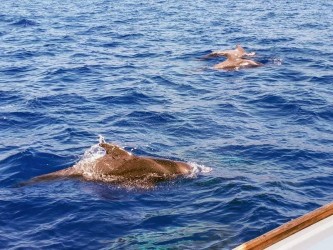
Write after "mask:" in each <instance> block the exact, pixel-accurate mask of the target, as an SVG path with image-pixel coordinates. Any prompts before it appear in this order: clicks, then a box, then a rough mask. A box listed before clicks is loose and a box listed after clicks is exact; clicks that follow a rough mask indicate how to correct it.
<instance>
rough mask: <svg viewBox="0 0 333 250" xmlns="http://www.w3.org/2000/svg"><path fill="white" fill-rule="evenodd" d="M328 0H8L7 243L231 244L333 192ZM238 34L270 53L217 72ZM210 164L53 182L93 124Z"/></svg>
mask: <svg viewBox="0 0 333 250" xmlns="http://www.w3.org/2000/svg"><path fill="white" fill-rule="evenodd" d="M332 10H333V4H332V3H331V2H329V1H324V0H320V1H309V0H305V1H301V2H296V1H287V0H283V1H255V0H250V1H241V0H236V1H232V2H230V1H192V2H190V1H185V2H182V1H174V0H171V1H163V0H160V1H148V2H145V3H136V2H135V1H134V2H133V1H127V0H125V1H121V2H117V1H106V0H91V1H82V0H81V1H80V0H78V1H68V0H65V1H52V0H46V1H36V0H29V1H27V0H17V1H9V0H4V1H2V2H1V10H0V131H1V139H0V208H1V209H0V235H1V236H0V248H1V249H82V248H83V249H230V248H232V247H235V246H237V245H238V244H241V243H242V242H244V241H247V240H249V239H252V238H254V237H256V236H259V235H261V234H262V233H265V232H267V231H268V230H271V229H273V228H275V227H277V226H279V225H281V224H283V223H284V222H287V221H289V220H291V219H293V218H295V217H298V216H300V215H303V214H304V213H307V212H309V211H311V210H313V209H315V208H317V207H319V206H321V205H323V204H326V203H328V202H331V201H332V199H333V171H332V168H333V149H332V143H333V125H332V123H333V88H332V84H333V74H332V73H333V71H332V69H333V49H332V46H331V45H332V40H333V33H332V27H333V14H332V13H333V11H332ZM236 44H242V45H243V46H244V47H245V48H246V49H247V50H248V51H255V52H256V53H257V57H256V58H255V60H257V61H259V62H261V63H263V64H264V66H263V67H259V68H254V69H244V70H239V71H216V70H213V69H212V66H213V65H214V64H216V63H218V62H220V61H221V60H222V59H221V58H214V59H210V60H202V57H203V56H204V55H206V54H208V53H210V52H211V51H213V50H219V49H232V48H234V46H235V45H236ZM99 134H101V135H103V136H104V137H105V138H106V140H108V141H112V142H115V143H117V144H119V145H121V146H123V147H125V148H126V149H127V150H130V151H132V152H133V153H135V154H137V155H148V156H154V157H162V158H168V159H176V160H182V161H186V162H195V163H197V164H201V165H204V166H207V167H211V168H212V171H211V172H209V173H199V174H198V175H197V176H196V177H195V178H185V179H178V180H175V181H172V182H166V183H162V184H160V185H158V186H157V187H156V188H154V189H152V190H138V189H127V188H123V187H119V186H115V185H110V184H103V183H92V182H82V181H78V180H59V181H52V182H44V183H39V184H35V185H29V186H23V187H20V186H19V185H18V184H19V183H20V182H22V181H26V180H28V179H30V178H31V177H34V176H37V175H40V174H44V173H49V172H52V171H55V170H59V169H63V168H66V167H69V166H71V165H73V164H74V163H76V162H77V161H79V159H80V157H82V155H83V154H84V152H85V151H86V150H87V149H88V148H89V147H90V146H92V145H94V144H96V143H97V141H98V135H99Z"/></svg>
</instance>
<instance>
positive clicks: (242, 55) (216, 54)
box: [205, 44, 256, 58]
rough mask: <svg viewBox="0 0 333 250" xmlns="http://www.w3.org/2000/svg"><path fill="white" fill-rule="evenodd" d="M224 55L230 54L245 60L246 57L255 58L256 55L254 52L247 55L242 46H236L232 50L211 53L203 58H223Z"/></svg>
mask: <svg viewBox="0 0 333 250" xmlns="http://www.w3.org/2000/svg"><path fill="white" fill-rule="evenodd" d="M226 54H230V55H232V56H235V57H238V58H246V57H251V56H255V54H256V53H255V52H250V53H247V52H246V51H245V49H244V48H243V47H242V46H240V45H239V44H237V45H236V48H235V49H234V50H222V51H213V52H212V53H210V54H208V55H207V56H205V58H211V57H219V56H225V55H226Z"/></svg>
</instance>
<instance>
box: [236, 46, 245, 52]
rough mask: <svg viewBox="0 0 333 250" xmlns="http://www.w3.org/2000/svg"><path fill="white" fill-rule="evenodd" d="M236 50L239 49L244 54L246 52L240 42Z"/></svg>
mask: <svg viewBox="0 0 333 250" xmlns="http://www.w3.org/2000/svg"><path fill="white" fill-rule="evenodd" d="M236 50H238V51H239V52H240V53H242V54H244V53H245V49H243V47H242V46H240V45H239V44H237V45H236Z"/></svg>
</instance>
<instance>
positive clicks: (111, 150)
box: [99, 143, 131, 157]
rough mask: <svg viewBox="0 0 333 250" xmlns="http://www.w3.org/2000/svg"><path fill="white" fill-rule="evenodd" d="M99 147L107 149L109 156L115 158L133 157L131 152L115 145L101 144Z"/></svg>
mask: <svg viewBox="0 0 333 250" xmlns="http://www.w3.org/2000/svg"><path fill="white" fill-rule="evenodd" d="M99 146H100V147H102V148H104V149H105V151H106V154H107V155H111V156H114V157H118V156H125V155H126V156H128V155H131V154H130V153H129V152H127V151H126V150H124V149H122V148H121V147H119V146H117V145H115V144H110V143H100V144H99Z"/></svg>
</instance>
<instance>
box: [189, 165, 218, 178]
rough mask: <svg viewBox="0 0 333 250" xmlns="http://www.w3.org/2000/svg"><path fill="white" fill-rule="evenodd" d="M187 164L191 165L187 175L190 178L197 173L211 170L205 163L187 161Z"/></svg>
mask: <svg viewBox="0 0 333 250" xmlns="http://www.w3.org/2000/svg"><path fill="white" fill-rule="evenodd" d="M187 164H189V165H190V166H191V167H192V171H191V173H190V174H189V175H188V177H190V178H194V177H197V175H198V174H200V173H209V172H211V171H212V170H213V169H212V168H210V167H206V166H205V165H200V164H198V163H195V162H187Z"/></svg>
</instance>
